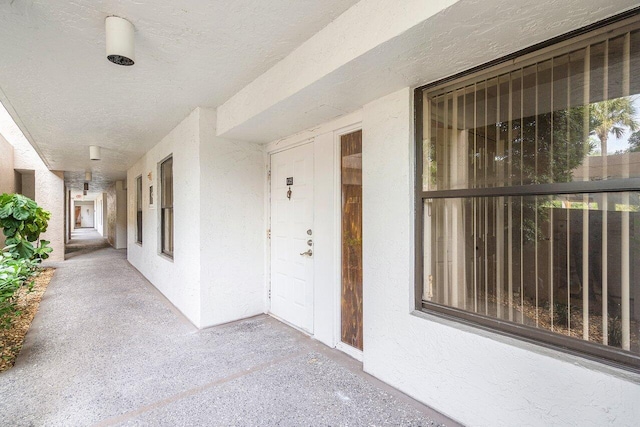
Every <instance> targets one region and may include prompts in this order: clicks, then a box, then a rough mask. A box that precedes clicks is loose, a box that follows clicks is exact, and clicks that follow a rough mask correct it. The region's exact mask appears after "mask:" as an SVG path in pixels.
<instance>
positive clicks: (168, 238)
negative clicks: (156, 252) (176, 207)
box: [160, 157, 173, 258]
mask: <svg viewBox="0 0 640 427" xmlns="http://www.w3.org/2000/svg"><path fill="white" fill-rule="evenodd" d="M160 187H161V193H160V194H161V200H160V203H161V214H160V215H161V235H162V236H161V241H162V242H161V244H162V253H163V254H165V255H168V256H170V257H171V258H173V158H172V157H169V158H168V159H167V160H165V161H164V162H162V164H161V165H160Z"/></svg>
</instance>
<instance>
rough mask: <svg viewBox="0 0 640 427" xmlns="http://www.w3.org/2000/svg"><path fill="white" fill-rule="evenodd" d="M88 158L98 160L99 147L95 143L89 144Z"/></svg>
mask: <svg viewBox="0 0 640 427" xmlns="http://www.w3.org/2000/svg"><path fill="white" fill-rule="evenodd" d="M89 159H91V160H100V147H98V146H97V145H90V146H89Z"/></svg>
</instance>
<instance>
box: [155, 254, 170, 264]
mask: <svg viewBox="0 0 640 427" xmlns="http://www.w3.org/2000/svg"><path fill="white" fill-rule="evenodd" d="M158 256H159V257H160V258H163V259H165V260H167V261H169V262H171V263H173V257H172V256H169V255H167V254H165V253H162V252H160V253H158Z"/></svg>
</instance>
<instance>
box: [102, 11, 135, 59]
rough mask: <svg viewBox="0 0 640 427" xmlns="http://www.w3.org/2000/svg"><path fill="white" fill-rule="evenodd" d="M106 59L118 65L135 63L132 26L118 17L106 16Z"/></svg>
mask: <svg viewBox="0 0 640 427" xmlns="http://www.w3.org/2000/svg"><path fill="white" fill-rule="evenodd" d="M105 27H106V33H107V59H108V60H109V61H111V62H113V63H114V64H118V65H126V66H129V65H133V64H134V63H135V59H136V58H135V45H134V42H133V33H134V28H133V24H132V23H131V22H129V21H127V20H126V19H124V18H120V17H118V16H107V19H106V21H105Z"/></svg>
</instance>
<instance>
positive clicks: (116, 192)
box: [106, 181, 127, 249]
mask: <svg viewBox="0 0 640 427" xmlns="http://www.w3.org/2000/svg"><path fill="white" fill-rule="evenodd" d="M106 196H107V209H106V213H107V221H106V232H107V236H106V237H107V240H108V241H109V244H110V245H111V246H113V247H114V248H116V249H124V248H126V247H127V190H125V189H124V188H123V182H122V181H117V182H115V183H114V184H112V185H111V186H109V188H108V189H107V193H106Z"/></svg>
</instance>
